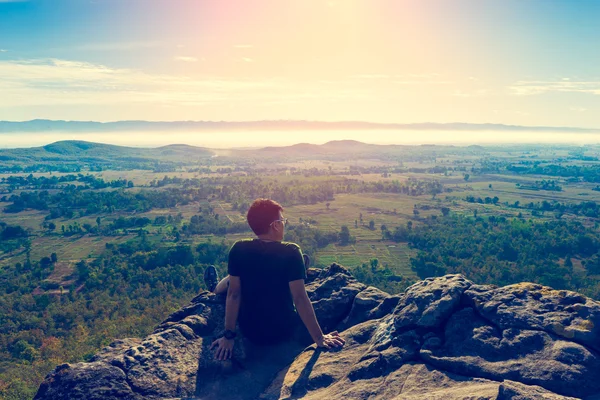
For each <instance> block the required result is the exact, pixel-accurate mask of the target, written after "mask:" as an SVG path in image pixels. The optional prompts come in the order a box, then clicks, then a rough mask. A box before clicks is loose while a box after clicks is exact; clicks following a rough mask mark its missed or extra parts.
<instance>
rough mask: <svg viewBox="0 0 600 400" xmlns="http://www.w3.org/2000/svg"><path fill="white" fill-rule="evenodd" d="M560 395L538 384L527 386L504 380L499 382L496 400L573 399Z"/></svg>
mask: <svg viewBox="0 0 600 400" xmlns="http://www.w3.org/2000/svg"><path fill="white" fill-rule="evenodd" d="M575 399H576V398H575V397H566V396H560V395H557V394H556V393H552V392H550V391H548V390H546V389H544V388H542V387H539V386H527V385H524V384H522V383H519V382H513V381H504V382H502V384H500V388H499V391H498V400H575Z"/></svg>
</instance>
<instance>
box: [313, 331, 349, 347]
mask: <svg viewBox="0 0 600 400" xmlns="http://www.w3.org/2000/svg"><path fill="white" fill-rule="evenodd" d="M344 343H346V341H345V340H344V339H342V338H341V336H340V334H339V333H338V332H337V331H335V332H331V333H328V334H327V335H323V337H322V338H321V340H318V341H317V346H319V347H324V348H326V349H334V348H336V347H342V346H343V345H344Z"/></svg>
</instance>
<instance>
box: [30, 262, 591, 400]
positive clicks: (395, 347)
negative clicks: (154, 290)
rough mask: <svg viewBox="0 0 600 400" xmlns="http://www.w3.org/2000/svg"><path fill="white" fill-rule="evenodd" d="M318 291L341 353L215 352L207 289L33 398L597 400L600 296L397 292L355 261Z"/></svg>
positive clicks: (218, 319)
mask: <svg viewBox="0 0 600 400" xmlns="http://www.w3.org/2000/svg"><path fill="white" fill-rule="evenodd" d="M307 291H308V293H309V297H310V299H311V301H312V302H313V305H314V308H315V312H316V314H317V318H318V319H319V321H320V324H321V326H322V327H323V328H324V330H326V331H329V332H330V331H334V330H339V331H340V332H341V335H342V336H343V337H344V338H345V340H346V345H345V348H344V349H342V350H341V351H323V350H321V349H317V348H316V347H315V346H314V345H311V346H309V347H304V345H303V344H302V343H301V342H298V343H296V342H294V343H288V344H285V345H282V346H277V347H275V348H261V349H260V350H258V353H256V355H255V356H253V355H252V354H253V353H252V352H253V351H257V350H256V349H253V348H252V346H250V345H248V344H246V343H245V342H244V341H238V342H236V345H235V347H234V360H233V361H227V362H217V361H214V360H213V358H212V354H211V352H210V350H209V346H210V343H211V342H212V340H213V338H214V337H215V335H218V334H219V333H220V332H221V331H222V327H223V318H224V308H225V307H224V299H223V298H222V297H218V296H215V295H213V294H209V293H207V292H204V293H202V294H200V295H199V296H197V297H196V298H194V299H193V300H192V302H191V303H190V304H189V305H188V306H186V307H184V308H182V309H180V310H178V311H176V312H175V313H173V314H172V315H170V316H169V317H168V318H167V319H166V320H165V321H164V322H163V323H162V324H160V325H159V326H158V327H157V328H156V330H155V331H154V333H153V334H151V335H150V336H148V337H146V338H145V339H144V340H138V339H124V340H118V341H116V342H114V343H113V344H111V345H110V346H109V347H107V348H105V349H104V350H103V351H101V352H100V353H98V354H97V355H96V356H94V357H93V359H92V360H91V362H90V363H78V364H73V365H70V364H63V365H60V366H58V367H56V369H55V370H54V371H53V372H52V373H51V374H50V375H48V376H47V377H46V380H45V381H44V382H43V383H42V385H41V387H40V389H39V391H38V393H37V395H36V397H35V399H36V400H50V399H53V400H56V399H74V398H85V399H89V400H94V399H107V400H110V399H131V400H137V399H142V398H144V399H167V398H171V399H172V398H180V399H182V398H187V399H192V398H197V399H217V398H218V399H237V400H240V399H258V398H260V399H283V398H285V399H290V398H306V399H332V398H333V399H338V398H344V399H356V400H359V399H361V400H362V399H365V398H381V399H391V398H402V399H424V398H426V399H465V398H477V399H572V398H584V399H589V400H592V399H598V398H599V396H600V381H599V380H598V379H597V371H598V370H600V354H599V352H600V340H599V339H600V303H598V302H595V301H593V300H591V299H589V298H586V297H584V296H582V295H579V294H577V293H574V292H569V291H564V290H560V291H558V290H552V289H551V288H549V287H545V286H541V285H537V284H531V283H521V284H516V285H510V286H506V287H496V286H492V285H477V284H474V283H473V282H470V281H468V280H467V279H465V278H464V277H462V276H461V275H446V276H444V277H440V278H428V279H426V280H424V281H420V282H418V283H416V284H414V285H413V286H411V287H409V288H408V289H407V290H406V292H405V293H404V294H401V295H397V296H390V295H389V294H387V293H384V292H382V291H380V290H378V289H376V288H374V287H367V286H366V285H364V284H362V283H360V282H358V281H356V280H355V279H354V278H353V277H352V276H351V275H350V274H349V272H348V271H347V270H346V269H344V268H343V267H341V266H339V265H337V264H332V265H331V266H330V267H327V268H325V269H324V270H314V269H311V270H309V278H308V280H307Z"/></svg>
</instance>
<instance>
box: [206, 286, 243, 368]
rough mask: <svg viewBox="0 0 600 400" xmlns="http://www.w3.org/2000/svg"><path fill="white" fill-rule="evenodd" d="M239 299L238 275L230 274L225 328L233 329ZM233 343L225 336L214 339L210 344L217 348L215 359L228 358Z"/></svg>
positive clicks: (231, 352)
mask: <svg viewBox="0 0 600 400" xmlns="http://www.w3.org/2000/svg"><path fill="white" fill-rule="evenodd" d="M241 301H242V290H241V282H240V277H239V276H230V277H229V290H228V291H227V301H226V303H225V330H230V331H233V330H235V324H236V323H237V318H238V313H239V311H240V303H241ZM233 344H234V340H233V339H227V338H226V337H221V338H219V339H217V340H215V341H214V342H213V343H212V345H211V346H210V348H211V349H213V348H215V347H216V348H217V349H216V351H215V359H217V360H221V361H223V360H228V359H230V358H231V356H232V354H233Z"/></svg>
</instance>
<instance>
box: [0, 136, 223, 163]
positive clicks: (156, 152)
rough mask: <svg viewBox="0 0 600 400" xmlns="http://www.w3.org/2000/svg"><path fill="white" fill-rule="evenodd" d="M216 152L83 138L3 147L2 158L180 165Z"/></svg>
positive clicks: (31, 161) (6, 159) (196, 148)
mask: <svg viewBox="0 0 600 400" xmlns="http://www.w3.org/2000/svg"><path fill="white" fill-rule="evenodd" d="M214 155H215V152H214V151H212V150H210V149H206V148H203V147H195V146H188V145H183V144H176V145H169V146H164V147H158V148H139V147H125V146H117V145H112V144H103V143H93V142H86V141H83V140H63V141H59V142H54V143H51V144H48V145H46V146H42V147H32V148H21V149H0V160H2V161H5V162H13V163H22V164H34V163H48V162H68V163H75V164H82V163H83V164H98V165H107V166H108V165H114V163H115V162H118V163H120V164H123V163H127V162H135V163H147V164H155V163H156V162H164V161H166V162H175V163H179V164H181V163H186V162H190V161H193V160H197V159H199V158H209V157H212V156H214Z"/></svg>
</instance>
